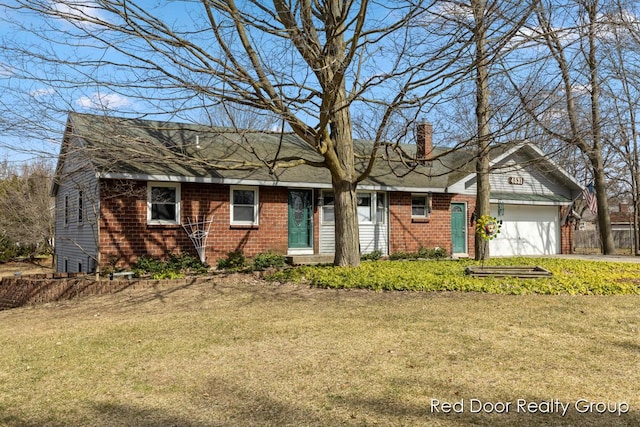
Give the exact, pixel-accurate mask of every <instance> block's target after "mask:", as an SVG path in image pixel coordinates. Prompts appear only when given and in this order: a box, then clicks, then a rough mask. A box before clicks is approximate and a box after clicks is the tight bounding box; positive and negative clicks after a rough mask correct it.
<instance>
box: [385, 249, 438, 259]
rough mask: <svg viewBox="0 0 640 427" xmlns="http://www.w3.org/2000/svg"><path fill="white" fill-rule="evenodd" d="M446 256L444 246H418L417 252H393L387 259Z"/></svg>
mask: <svg viewBox="0 0 640 427" xmlns="http://www.w3.org/2000/svg"><path fill="white" fill-rule="evenodd" d="M447 256H448V254H447V250H446V249H444V248H433V249H427V248H425V247H424V246H420V248H419V249H418V252H394V253H392V254H391V255H389V259H390V260H392V261H394V260H403V259H419V258H422V259H442V258H446V257H447Z"/></svg>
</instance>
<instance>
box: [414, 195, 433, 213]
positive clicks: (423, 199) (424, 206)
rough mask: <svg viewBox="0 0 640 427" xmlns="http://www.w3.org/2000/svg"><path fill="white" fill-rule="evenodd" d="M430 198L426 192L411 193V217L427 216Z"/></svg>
mask: <svg viewBox="0 0 640 427" xmlns="http://www.w3.org/2000/svg"><path fill="white" fill-rule="evenodd" d="M430 213H431V200H430V197H429V195H428V194H413V195H412V196H411V218H429V214H430Z"/></svg>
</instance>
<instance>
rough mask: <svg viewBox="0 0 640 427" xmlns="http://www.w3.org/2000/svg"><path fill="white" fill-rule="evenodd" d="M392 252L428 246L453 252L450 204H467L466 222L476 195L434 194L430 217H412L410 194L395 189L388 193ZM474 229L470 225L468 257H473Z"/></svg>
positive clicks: (413, 250)
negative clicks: (421, 218) (417, 218)
mask: <svg viewBox="0 0 640 427" xmlns="http://www.w3.org/2000/svg"><path fill="white" fill-rule="evenodd" d="M389 202H390V203H389V205H390V207H389V217H390V218H389V225H390V231H389V232H390V240H391V241H390V252H391V253H393V252H416V251H417V250H418V249H419V248H420V247H421V246H422V247H425V248H434V247H441V248H445V249H446V250H447V253H449V254H450V253H451V203H452V202H466V203H467V224H469V219H470V216H471V212H473V209H474V207H475V198H474V197H468V196H467V197H465V196H461V195H454V194H437V193H434V194H433V195H432V202H431V203H432V206H431V207H432V209H431V215H430V216H429V218H428V219H423V220H416V219H412V218H411V194H410V193H400V192H393V193H390V195H389ZM473 233H474V229H473V227H471V226H468V227H467V245H468V251H469V256H471V257H473V256H474V248H473V236H474V234H473Z"/></svg>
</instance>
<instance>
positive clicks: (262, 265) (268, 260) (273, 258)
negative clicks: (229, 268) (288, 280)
mask: <svg viewBox="0 0 640 427" xmlns="http://www.w3.org/2000/svg"><path fill="white" fill-rule="evenodd" d="M284 262H285V256H284V255H280V254H275V253H273V252H263V253H259V254H258V255H256V256H255V258H254V259H253V268H255V269H256V270H266V269H267V268H282V267H284Z"/></svg>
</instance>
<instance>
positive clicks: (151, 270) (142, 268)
mask: <svg viewBox="0 0 640 427" xmlns="http://www.w3.org/2000/svg"><path fill="white" fill-rule="evenodd" d="M131 269H132V270H133V272H134V273H135V275H136V276H138V277H140V276H144V275H145V274H152V275H155V274H160V273H162V272H163V271H164V270H165V267H164V265H163V263H162V261H160V260H159V259H155V258H151V257H148V256H141V257H140V258H138V261H137V262H136V263H135V264H133V265H132V266H131Z"/></svg>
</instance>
